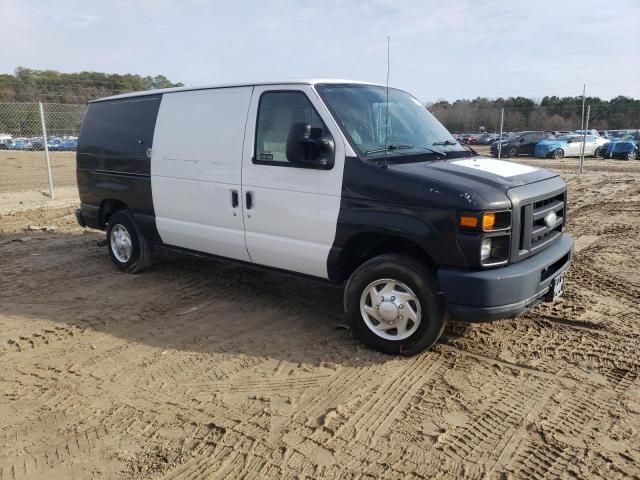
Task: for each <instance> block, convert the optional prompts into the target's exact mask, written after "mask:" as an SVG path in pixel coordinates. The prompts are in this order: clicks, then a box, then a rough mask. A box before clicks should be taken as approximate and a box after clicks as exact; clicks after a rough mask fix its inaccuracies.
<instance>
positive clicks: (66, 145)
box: [54, 138, 78, 152]
mask: <svg viewBox="0 0 640 480" xmlns="http://www.w3.org/2000/svg"><path fill="white" fill-rule="evenodd" d="M77 148H78V140H77V139H76V138H67V139H65V140H62V141H61V142H60V143H58V144H57V145H56V147H55V148H54V150H59V151H63V152H69V151H72V150H76V149H77Z"/></svg>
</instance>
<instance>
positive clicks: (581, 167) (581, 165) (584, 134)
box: [580, 105, 591, 173]
mask: <svg viewBox="0 0 640 480" xmlns="http://www.w3.org/2000/svg"><path fill="white" fill-rule="evenodd" d="M590 114H591V105H587V118H586V119H585V122H584V130H582V148H581V149H580V173H583V172H584V147H585V143H586V142H587V129H588V128H589V115H590Z"/></svg>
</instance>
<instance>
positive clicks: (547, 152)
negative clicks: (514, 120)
mask: <svg viewBox="0 0 640 480" xmlns="http://www.w3.org/2000/svg"><path fill="white" fill-rule="evenodd" d="M582 141H583V137H582V135H579V134H571V135H563V136H561V137H557V138H554V139H551V140H543V141H541V142H538V143H537V144H536V146H535V148H534V149H533V154H534V155H535V156H536V157H538V158H563V157H579V156H580V154H581V152H582ZM606 142H607V141H606V140H605V139H603V138H601V137H595V136H593V135H587V136H586V137H585V138H584V154H585V155H586V156H587V157H589V156H594V157H595V156H597V155H598V154H599V153H600V151H601V149H602V148H603V145H605V144H606Z"/></svg>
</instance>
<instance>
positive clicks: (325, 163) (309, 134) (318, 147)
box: [285, 123, 335, 170]
mask: <svg viewBox="0 0 640 480" xmlns="http://www.w3.org/2000/svg"><path fill="white" fill-rule="evenodd" d="M285 153H286V155H287V160H289V161H290V162H291V163H293V164H297V165H300V166H305V167H309V168H317V169H321V170H330V169H331V168H333V164H334V154H335V146H334V143H333V139H332V138H326V137H325V138H323V137H322V129H319V128H311V125H309V124H308V123H294V124H293V125H291V128H290V129H289V135H287V146H286V151H285Z"/></svg>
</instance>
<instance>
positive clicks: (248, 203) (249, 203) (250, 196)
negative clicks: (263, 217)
mask: <svg viewBox="0 0 640 480" xmlns="http://www.w3.org/2000/svg"><path fill="white" fill-rule="evenodd" d="M245 199H246V203H245V205H246V207H247V210H251V209H252V208H253V192H247V193H246V194H245Z"/></svg>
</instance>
